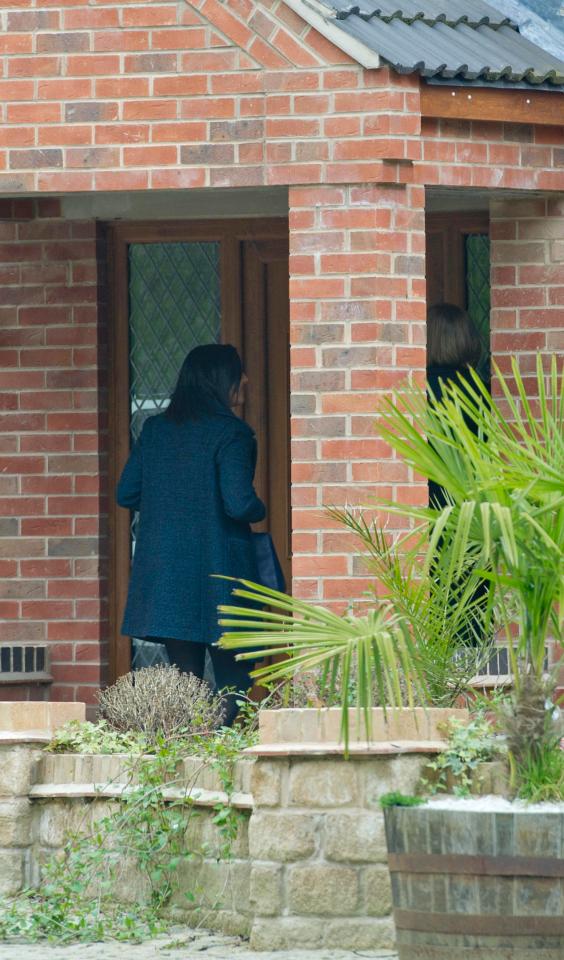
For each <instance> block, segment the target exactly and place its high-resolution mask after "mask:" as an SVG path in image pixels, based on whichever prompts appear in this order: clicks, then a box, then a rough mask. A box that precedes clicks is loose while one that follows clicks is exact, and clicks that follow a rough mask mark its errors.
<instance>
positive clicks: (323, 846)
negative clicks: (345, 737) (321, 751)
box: [249, 752, 428, 950]
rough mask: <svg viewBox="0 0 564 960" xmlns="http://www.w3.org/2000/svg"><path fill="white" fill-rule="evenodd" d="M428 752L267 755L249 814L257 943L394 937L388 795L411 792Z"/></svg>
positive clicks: (367, 941)
mask: <svg viewBox="0 0 564 960" xmlns="http://www.w3.org/2000/svg"><path fill="white" fill-rule="evenodd" d="M427 759H428V755H427V757H426V756H425V755H423V754H415V753H412V754H405V755H397V754H396V755H395V756H394V755H391V754H385V753H384V754H382V755H378V754H377V753H376V752H372V753H366V754H364V755H362V756H359V755H356V756H353V757H351V759H349V760H348V761H345V760H343V758H342V757H332V758H322V757H316V758H311V757H308V756H307V755H305V754H304V755H302V756H296V755H294V756H287V757H272V756H271V757H270V758H261V759H260V760H258V762H257V764H256V765H255V767H254V770H253V774H252V780H251V786H252V792H253V798H254V803H255V806H254V810H253V814H252V817H251V820H250V823H249V851H250V858H251V889H250V897H251V906H252V909H253V912H254V921H253V926H252V931H251V945H252V946H253V947H254V948H255V949H257V950H266V949H270V950H275V949H280V950H282V949H289V948H298V947H302V948H303V949H307V948H312V949H313V948H318V947H332V948H337V947H340V948H343V949H365V948H371V947H391V946H393V942H394V928H393V922H392V919H391V893H390V880H389V873H388V868H387V855H386V838H385V832H384V818H383V814H382V811H381V808H380V805H379V798H380V796H381V795H382V794H383V793H386V792H388V791H390V790H400V791H402V792H405V793H411V792H413V790H414V789H415V787H416V784H417V781H418V779H419V776H420V774H421V771H422V767H423V766H424V764H425V762H426V760H427Z"/></svg>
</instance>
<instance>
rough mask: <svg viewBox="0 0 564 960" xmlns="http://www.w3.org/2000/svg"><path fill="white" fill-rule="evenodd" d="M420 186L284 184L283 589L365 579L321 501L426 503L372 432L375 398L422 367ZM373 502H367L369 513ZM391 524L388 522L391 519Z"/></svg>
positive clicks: (359, 585) (334, 590) (320, 588)
mask: <svg viewBox="0 0 564 960" xmlns="http://www.w3.org/2000/svg"><path fill="white" fill-rule="evenodd" d="M424 221H425V215H424V190H423V188H422V187H415V186H404V185H399V184H398V185H395V186H393V187H391V186H387V185H376V184H365V185H357V186H351V187H330V186H325V187H314V188H311V187H295V188H292V189H291V191H290V299H291V304H290V323H291V334H290V336H291V344H292V348H291V367H292V381H291V392H292V412H293V420H292V483H293V489H292V502H293V508H294V509H293V530H294V538H293V549H294V560H293V575H294V590H295V592H296V593H298V594H299V595H301V596H312V597H319V598H322V599H323V600H324V601H330V602H335V601H337V602H339V603H340V604H342V603H343V602H346V601H347V599H348V598H351V597H359V596H361V595H362V593H363V592H364V591H365V590H366V589H367V588H368V586H369V584H370V581H369V580H367V579H366V578H365V574H364V571H363V568H362V564H359V562H358V558H357V557H355V555H354V554H355V549H358V547H357V546H356V547H355V542H354V538H352V537H347V535H346V534H345V533H344V532H343V531H342V530H341V529H340V528H337V529H336V527H337V525H336V523H335V522H334V521H333V520H331V519H330V518H329V517H328V516H327V515H326V514H324V513H323V512H322V508H323V506H327V505H336V506H339V507H343V506H345V505H351V506H353V505H357V504H363V505H365V506H366V507H368V514H367V515H369V514H370V512H371V511H370V505H371V498H373V497H374V495H375V494H376V495H378V496H381V497H385V498H392V499H396V498H397V499H403V500H404V501H405V500H406V498H410V499H411V500H412V501H413V502H418V503H421V502H425V499H426V496H427V490H426V486H425V485H424V484H421V483H418V482H414V481H413V478H412V477H410V475H409V472H408V470H407V468H406V466H405V465H404V464H403V463H401V462H400V461H399V460H397V459H396V458H395V457H394V456H393V455H392V452H391V450H390V449H389V448H388V446H387V445H386V444H385V443H384V442H383V441H381V440H379V439H378V438H377V437H376V436H375V433H374V427H373V423H374V419H375V414H376V410H377V406H378V399H379V398H380V397H381V396H382V394H387V393H389V391H390V390H391V389H392V388H394V387H396V386H399V385H400V383H402V382H404V381H405V380H406V379H407V378H408V376H410V375H411V376H413V377H414V378H415V379H418V380H419V381H420V382H422V381H423V378H424V375H425V309H426V307H425V279H424V277H425V233H424ZM373 509H374V507H373V506H372V511H373ZM396 523H397V521H396Z"/></svg>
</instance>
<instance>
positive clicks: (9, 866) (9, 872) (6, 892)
mask: <svg viewBox="0 0 564 960" xmlns="http://www.w3.org/2000/svg"><path fill="white" fill-rule="evenodd" d="M23 885H24V855H23V851H21V850H0V897H13V896H15V894H16V893H19V891H20V890H21V889H22V887H23Z"/></svg>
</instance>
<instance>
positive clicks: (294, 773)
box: [289, 757, 359, 808]
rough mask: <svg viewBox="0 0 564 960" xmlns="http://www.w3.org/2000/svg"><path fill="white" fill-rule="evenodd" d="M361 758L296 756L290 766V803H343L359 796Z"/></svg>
mask: <svg viewBox="0 0 564 960" xmlns="http://www.w3.org/2000/svg"><path fill="white" fill-rule="evenodd" d="M358 765H359V764H358V762H355V761H354V760H344V759H343V758H342V757H339V758H338V759H337V758H336V759H335V760H304V761H299V760H295V761H294V762H293V763H292V766H291V769H290V788H289V790H290V803H291V804H295V805H297V806H301V807H318V808H319V807H344V806H347V804H350V805H352V804H356V802H357V798H358Z"/></svg>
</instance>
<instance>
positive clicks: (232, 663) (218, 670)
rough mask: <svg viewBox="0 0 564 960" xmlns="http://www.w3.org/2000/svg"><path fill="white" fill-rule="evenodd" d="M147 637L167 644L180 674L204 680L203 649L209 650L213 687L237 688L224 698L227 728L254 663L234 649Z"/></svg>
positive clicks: (219, 688) (170, 655) (169, 656)
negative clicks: (237, 654)
mask: <svg viewBox="0 0 564 960" xmlns="http://www.w3.org/2000/svg"><path fill="white" fill-rule="evenodd" d="M147 639H148V640H151V641H153V642H154V643H162V644H163V646H164V647H166V652H167V654H168V659H169V660H170V662H171V664H174V665H175V666H177V667H178V669H179V670H180V671H181V672H182V673H193V674H194V675H195V676H196V677H198V679H199V680H202V679H203V676H204V669H205V666H206V650H209V653H210V657H211V662H212V664H213V672H214V675H215V687H216V690H223V689H224V688H225V687H234V688H235V691H236V692H235V693H230V694H228V695H227V696H226V697H225V714H224V720H223V722H224V724H225V726H226V727H230V726H231V724H232V723H233V721H234V720H235V717H236V716H237V713H238V709H239V708H238V707H237V699H239V696H240V694H241V693H246V692H247V690H248V689H249V687H250V686H251V684H252V681H251V678H250V671H251V670H252V669H253V666H254V665H253V663H252V662H249V661H248V660H242V661H240V660H236V659H235V653H233V651H231V650H222V648H221V647H215V646H209V645H208V644H205V643H194V642H193V641H191V640H171V639H168V638H166V637H147Z"/></svg>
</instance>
